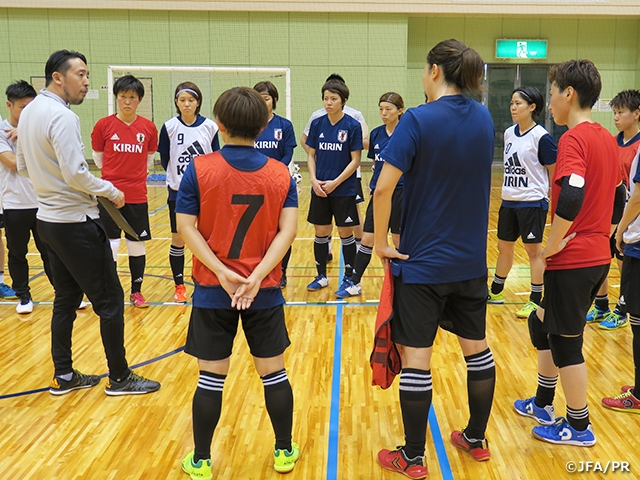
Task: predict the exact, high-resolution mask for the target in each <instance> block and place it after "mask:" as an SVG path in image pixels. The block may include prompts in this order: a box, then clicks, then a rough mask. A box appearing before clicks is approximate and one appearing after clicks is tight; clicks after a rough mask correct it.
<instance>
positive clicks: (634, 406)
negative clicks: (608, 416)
mask: <svg viewBox="0 0 640 480" xmlns="http://www.w3.org/2000/svg"><path fill="white" fill-rule="evenodd" d="M602 404H603V405H604V406H605V407H607V408H610V409H612V410H618V411H619V412H630V413H640V400H638V399H637V398H636V397H635V396H634V395H633V394H632V393H631V390H627V391H626V392H624V393H621V394H620V395H616V396H615V397H612V398H603V399H602Z"/></svg>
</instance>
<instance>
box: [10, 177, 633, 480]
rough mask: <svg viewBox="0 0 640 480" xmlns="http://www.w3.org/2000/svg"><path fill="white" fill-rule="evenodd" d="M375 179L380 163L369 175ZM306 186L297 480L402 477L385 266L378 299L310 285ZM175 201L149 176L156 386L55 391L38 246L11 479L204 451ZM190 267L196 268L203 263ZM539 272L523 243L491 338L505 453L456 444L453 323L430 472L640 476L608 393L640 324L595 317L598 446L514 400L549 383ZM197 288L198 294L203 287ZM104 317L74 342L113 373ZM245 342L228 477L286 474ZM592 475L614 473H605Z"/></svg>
mask: <svg viewBox="0 0 640 480" xmlns="http://www.w3.org/2000/svg"><path fill="white" fill-rule="evenodd" d="M365 172H366V169H365ZM305 173H306V172H305ZM368 176H369V173H368V172H366V173H365V174H364V175H363V177H364V178H363V180H364V179H366V178H368ZM492 178H493V188H492V203H491V213H490V215H491V218H490V224H489V233H488V235H489V245H491V244H492V241H493V240H495V232H494V231H492V229H495V222H496V216H497V208H498V205H499V197H500V181H501V178H502V172H501V171H500V168H494V169H493V176H492ZM303 185H304V188H303V189H302V193H301V194H300V205H301V206H300V210H299V220H300V225H299V228H298V236H297V238H296V241H295V242H294V244H293V255H292V259H291V263H290V266H289V275H288V278H289V283H288V286H287V288H286V289H285V290H284V296H285V299H286V300H287V307H286V315H287V328H288V329H289V335H290V337H291V343H292V344H291V347H289V349H288V350H287V352H286V354H285V358H286V362H287V371H288V372H289V376H290V379H291V384H292V386H293V391H294V398H295V407H294V427H293V439H294V441H296V442H297V443H298V444H299V445H300V447H301V451H302V454H301V457H300V460H299V461H298V462H296V467H295V469H294V470H293V472H291V473H290V474H287V477H286V478H291V479H305V480H306V479H373V478H375V479H385V480H386V479H388V480H392V479H394V478H397V477H398V474H396V473H394V472H389V471H386V470H383V469H382V468H381V467H380V466H379V465H378V464H377V463H376V457H375V455H376V453H377V451H378V450H379V449H380V448H383V447H388V445H392V446H393V445H396V444H401V443H402V441H403V439H402V422H401V417H400V411H399V408H398V405H397V402H398V391H397V387H398V379H396V380H395V382H394V384H393V386H392V387H391V388H389V389H388V390H381V389H380V388H379V387H372V386H371V369H370V367H369V363H368V362H369V354H370V352H371V348H372V339H373V326H374V322H375V313H376V307H377V301H378V295H379V291H380V288H381V284H382V276H383V270H382V267H381V265H380V263H379V262H378V260H377V258H376V257H374V260H373V261H372V264H371V266H370V267H369V268H368V269H367V272H366V273H365V276H364V278H363V281H362V287H363V295H362V296H361V297H356V298H351V299H348V300H347V301H340V302H337V301H336V299H335V296H334V295H333V290H332V289H331V288H328V289H325V290H323V291H321V292H307V291H306V288H305V287H306V284H307V283H308V282H309V281H310V279H311V278H313V276H314V275H315V267H314V265H313V256H312V252H311V244H312V241H313V240H312V238H313V229H312V227H311V226H310V225H309V224H307V223H306V222H305V221H304V220H305V218H306V209H307V207H306V205H308V196H309V192H308V189H307V188H306V186H307V185H308V177H307V176H306V174H305V176H304V180H303ZM165 200H166V190H165V188H164V187H162V186H157V187H156V186H150V187H149V206H150V209H149V211H150V213H151V228H152V231H153V235H154V239H153V240H150V241H149V242H148V250H147V251H148V260H147V265H148V266H147V271H146V276H145V282H144V291H145V293H146V298H147V300H148V301H149V302H150V303H151V306H150V307H149V308H148V309H136V308H134V307H132V306H126V307H125V346H126V347H127V355H128V358H129V362H130V364H131V365H133V366H138V365H139V366H140V367H139V369H138V370H136V371H138V372H140V373H141V374H144V375H147V376H149V377H152V378H155V379H158V381H160V382H161V383H162V388H161V389H160V391H159V392H157V393H154V394H150V395H142V396H134V397H128V398H114V397H107V396H106V395H105V394H104V392H103V387H104V383H105V382H106V380H104V379H103V380H102V382H101V383H100V385H99V386H98V387H97V388H93V389H89V390H79V391H77V392H72V393H70V394H68V395H65V396H62V397H53V396H52V395H50V394H49V393H48V385H49V383H50V381H51V371H52V367H51V365H50V363H51V358H50V353H49V349H50V344H49V343H50V336H49V321H50V317H51V301H52V300H53V291H52V289H51V286H50V285H49V283H48V281H47V280H46V278H43V271H42V269H41V266H40V265H41V264H40V259H39V257H38V256H36V255H30V257H29V261H30V264H31V267H32V268H31V270H30V272H31V278H32V283H31V285H32V292H33V297H34V299H35V300H36V301H38V302H42V303H40V304H36V305H35V308H34V312H33V313H32V314H30V315H18V314H17V313H15V302H10V301H4V302H2V304H0V318H2V332H3V334H2V339H1V340H0V351H1V352H2V358H3V359H4V361H3V364H2V367H1V368H2V375H1V378H2V381H1V383H0V385H1V390H0V402H1V403H0V426H1V428H2V431H3V432H4V434H3V435H2V436H0V450H1V451H2V452H3V455H2V458H1V459H0V471H1V472H3V475H2V476H3V478H25V479H27V478H28V479H31V478H33V479H40V478H41V479H65V480H66V479H73V478H83V479H127V480H128V479H150V478H153V479H159V478H162V479H165V478H166V479H181V478H187V475H186V474H184V473H183V472H182V470H181V469H180V460H181V459H182V457H183V456H184V452H185V451H188V450H189V448H192V447H191V445H192V443H191V442H192V438H191V398H192V395H193V389H194V385H195V383H196V381H197V365H196V360H195V359H193V358H192V357H190V356H188V355H186V354H184V353H183V352H182V347H183V345H184V340H185V336H186V329H187V325H188V321H189V309H190V306H189V305H187V306H184V305H176V304H173V303H171V302H173V298H172V296H173V283H172V277H171V274H170V270H169V265H168V260H167V246H168V241H169V240H168V238H169V223H168V218H167V212H166V205H165ZM123 243H124V242H123ZM333 249H334V252H335V253H337V255H335V258H334V260H333V262H332V263H330V268H329V276H330V287H332V286H334V285H337V283H338V272H339V271H340V268H339V267H340V254H339V253H338V252H340V248H339V245H338V241H337V240H335V239H334V246H333ZM121 250H123V251H124V248H123V247H122V248H121ZM495 255H496V253H495V252H494V251H493V249H492V248H491V247H490V248H489V257H488V263H489V265H492V264H495ZM187 258H190V255H188V257H187ZM118 264H119V265H118V270H119V275H120V279H121V281H122V284H123V288H124V289H125V291H127V288H128V287H129V282H130V277H129V274H128V268H127V265H126V253H122V254H121V255H120V257H119V262H118ZM188 266H190V262H188V263H187V267H188ZM491 273H492V270H491V269H490V274H491ZM185 276H186V277H189V268H187V271H186V275H185ZM520 277H522V278H521V279H520ZM618 280H619V274H618V271H617V268H616V267H612V273H611V275H610V284H611V286H610V288H611V292H610V295H611V298H614V297H615V296H616V295H617V285H618ZM528 281H529V276H528V266H527V261H526V254H525V253H524V250H523V249H522V247H521V245H519V248H518V249H517V251H516V261H515V264H514V268H513V270H512V272H511V274H510V276H509V288H508V291H507V292H506V303H505V304H504V305H490V306H488V319H487V326H488V331H487V338H488V339H489V344H490V346H491V347H492V349H493V352H494V355H495V358H496V366H497V380H496V393H495V400H494V404H493V409H492V413H491V418H490V421H489V426H488V430H487V438H488V441H489V444H490V448H491V455H492V456H491V460H490V461H489V462H482V463H480V462H475V461H474V460H473V459H472V458H470V457H468V454H466V453H465V452H461V451H459V450H457V449H456V448H455V447H453V446H452V445H451V444H450V443H449V438H448V437H449V434H450V432H451V431H452V430H454V429H459V428H460V427H463V426H464V422H466V419H467V415H468V411H467V406H466V402H467V399H466V387H465V379H466V370H465V367H464V363H463V362H462V359H461V355H462V354H461V352H460V347H459V346H458V343H457V341H456V340H455V338H454V337H453V336H452V335H451V334H449V333H447V332H444V331H441V332H440V333H439V334H438V337H437V339H436V345H435V348H434V357H433V361H432V364H433V371H434V382H433V383H434V386H433V391H434V396H433V409H432V411H431V414H430V417H429V427H428V432H427V450H426V456H427V464H428V466H429V478H434V479H441V478H442V479H475V478H482V479H484V478H486V479H543V478H544V479H557V478H568V476H569V474H568V473H567V471H566V465H567V462H571V461H573V462H588V461H592V462H596V461H600V462H602V465H603V466H604V463H606V462H607V461H611V462H614V461H620V462H623V461H626V462H629V464H630V468H631V474H626V473H621V472H610V473H608V474H607V477H606V478H634V477H635V474H634V473H633V472H634V471H635V468H640V467H638V465H640V454H639V453H638V452H640V445H639V443H638V441H637V440H636V436H635V432H636V431H637V429H638V427H639V426H640V419H638V418H636V416H635V415H629V414H625V413H621V412H615V411H610V410H606V409H605V408H604V407H602V406H601V405H600V400H601V398H602V397H603V396H605V395H609V394H610V392H615V390H616V389H617V388H619V385H622V384H625V383H626V382H629V381H630V379H632V378H633V376H632V361H631V358H630V355H631V335H630V331H629V329H628V328H622V329H619V330H616V331H613V332H607V331H602V330H599V329H598V328H597V324H592V325H588V326H587V329H586V333H585V357H586V359H587V365H588V369H589V378H590V384H589V397H588V398H589V404H590V405H591V408H592V414H591V415H592V421H593V424H594V428H595V429H596V432H597V434H598V443H597V444H596V445H595V446H594V447H592V448H579V447H572V446H549V445H547V444H545V443H543V442H540V441H538V440H535V439H534V438H532V436H531V428H532V427H533V426H534V424H535V423H534V421H533V420H532V419H529V418H527V417H522V416H520V415H518V414H516V412H515V411H514V409H513V406H512V404H513V401H514V400H516V399H518V398H525V397H527V396H530V395H531V394H532V393H531V392H534V391H535V386H536V383H535V382H536V363H535V351H534V349H533V347H531V344H530V340H529V333H528V329H527V325H526V322H525V320H519V319H516V318H515V311H516V310H518V309H519V308H520V307H521V306H522V305H523V304H524V302H525V301H526V298H527V297H526V295H527V294H528ZM188 291H189V292H191V291H192V287H191V285H188ZM97 322H98V319H97V317H96V316H95V315H94V314H93V312H92V310H91V307H89V308H87V309H86V310H84V311H79V312H78V318H77V320H76V326H75V330H74V350H73V352H74V358H75V364H76V367H77V368H78V369H80V370H81V371H86V372H92V373H100V374H103V373H106V371H107V370H106V364H105V362H104V353H103V349H102V344H101V342H100V337H99V332H98V328H97V327H98V325H97ZM235 345H236V346H235V349H234V356H233V357H232V361H231V370H230V372H229V381H228V382H227V384H226V386H225V391H224V402H223V411H222V417H221V419H220V423H219V425H218V428H217V430H216V433H215V436H214V441H213V446H212V460H213V465H214V478H219V479H275V478H281V476H280V474H278V473H276V472H275V471H273V468H272V453H271V452H272V451H271V442H272V436H273V433H272V429H271V424H270V423H269V418H268V416H267V413H266V410H265V409H264V407H263V401H264V398H263V391H262V385H261V382H260V378H259V377H258V376H257V374H256V373H255V371H254V368H253V363H252V361H251V357H250V355H249V353H248V349H247V346H246V343H245V342H244V338H243V336H242V334H241V333H239V334H238V337H237V339H236V344H235ZM555 407H556V411H559V412H562V411H563V410H564V404H563V396H562V393H561V392H560V391H559V392H558V394H557V395H556V401H555ZM221 447H222V448H221ZM132 465H135V468H132V467H131V466H132ZM592 468H593V467H592ZM574 475H577V474H574ZM584 475H585V476H587V477H588V478H601V477H600V475H601V473H589V474H586V473H585V474H584ZM283 478H285V477H283Z"/></svg>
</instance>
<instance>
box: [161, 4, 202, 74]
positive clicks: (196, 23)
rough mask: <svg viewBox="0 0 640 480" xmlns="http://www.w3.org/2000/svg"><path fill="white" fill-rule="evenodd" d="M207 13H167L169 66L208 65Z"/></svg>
mask: <svg viewBox="0 0 640 480" xmlns="http://www.w3.org/2000/svg"><path fill="white" fill-rule="evenodd" d="M210 37H211V23H210V22H209V12H178V11H171V12H169V39H170V42H171V43H170V46H169V55H170V57H169V58H170V62H169V63H170V64H171V65H210V64H211V55H210V48H211V46H210V43H209V38H210Z"/></svg>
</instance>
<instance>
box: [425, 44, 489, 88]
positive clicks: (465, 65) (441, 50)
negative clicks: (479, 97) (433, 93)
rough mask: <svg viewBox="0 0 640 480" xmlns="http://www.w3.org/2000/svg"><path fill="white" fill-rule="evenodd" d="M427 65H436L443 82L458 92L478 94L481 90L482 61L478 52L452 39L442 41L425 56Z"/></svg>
mask: <svg viewBox="0 0 640 480" xmlns="http://www.w3.org/2000/svg"><path fill="white" fill-rule="evenodd" d="M427 63H428V64H429V65H438V67H440V69H441V70H442V73H443V74H444V80H445V82H446V83H448V84H450V85H455V86H457V87H458V88H459V89H460V90H465V89H466V90H470V91H471V92H474V93H479V92H480V91H481V90H482V87H481V83H482V75H483V73H484V61H483V60H482V57H481V56H480V54H479V53H478V52H476V51H475V50H474V49H473V48H469V47H467V46H466V45H465V44H464V43H462V42H461V41H459V40H456V39H454V38H452V39H450V40H443V41H442V42H440V43H438V44H437V45H436V46H435V47H433V48H432V49H431V51H430V52H429V54H428V55H427Z"/></svg>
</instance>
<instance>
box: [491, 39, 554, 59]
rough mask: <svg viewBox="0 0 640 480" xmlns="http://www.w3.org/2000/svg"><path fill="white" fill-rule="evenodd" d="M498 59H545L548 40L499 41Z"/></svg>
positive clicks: (497, 46)
mask: <svg viewBox="0 0 640 480" xmlns="http://www.w3.org/2000/svg"><path fill="white" fill-rule="evenodd" d="M496 58H516V59H538V60H539V59H545V58H547V41H546V40H497V41H496Z"/></svg>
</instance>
